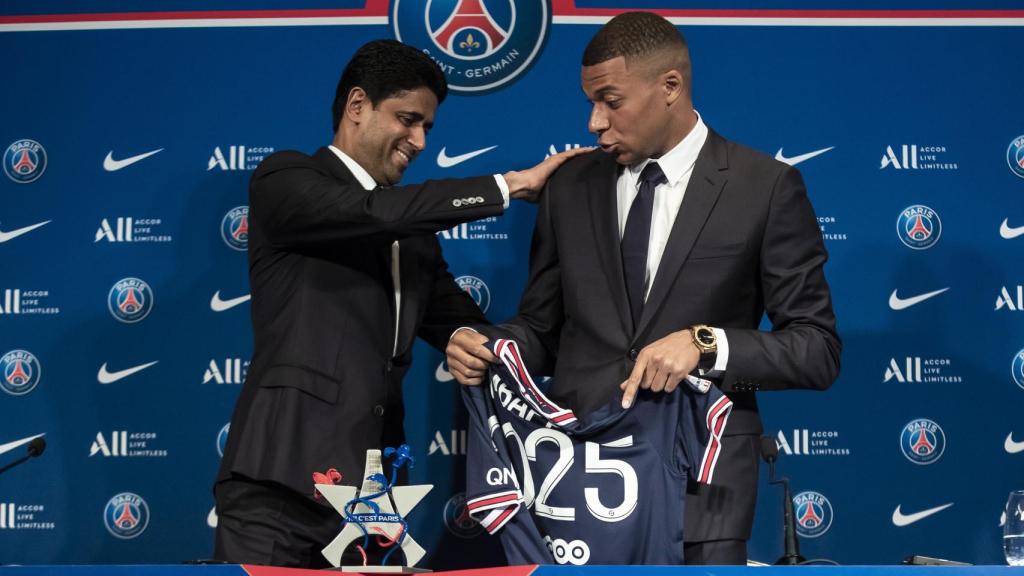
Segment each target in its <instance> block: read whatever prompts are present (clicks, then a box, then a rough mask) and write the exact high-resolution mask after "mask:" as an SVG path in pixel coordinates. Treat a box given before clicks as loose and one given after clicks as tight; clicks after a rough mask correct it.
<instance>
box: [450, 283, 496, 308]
mask: <svg viewBox="0 0 1024 576" xmlns="http://www.w3.org/2000/svg"><path fill="white" fill-rule="evenodd" d="M455 283H456V284H458V285H459V288H462V290H463V291H464V292H465V293H466V294H469V295H470V297H472V298H473V301H474V302H476V305H477V306H479V307H480V311H481V312H483V313H484V314H486V313H487V309H488V308H490V307H491V291H490V290H489V289H488V288H487V284H486V283H485V282H484V281H483V280H481V279H479V278H477V277H476V276H459V277H458V278H456V279H455Z"/></svg>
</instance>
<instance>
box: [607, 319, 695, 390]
mask: <svg viewBox="0 0 1024 576" xmlns="http://www.w3.org/2000/svg"><path fill="white" fill-rule="evenodd" d="M698 362H700V350H698V349H697V347H696V346H695V345H694V344H693V338H692V337H691V336H690V331H689V330H681V331H679V332H673V333H671V334H669V335H668V336H665V337H664V338H662V339H661V340H657V341H655V342H651V343H650V344H648V345H647V346H645V347H644V349H643V350H641V351H640V354H639V355H638V356H637V357H636V365H635V366H633V372H632V373H631V374H630V375H629V378H627V379H626V381H625V382H623V383H622V384H620V385H619V388H620V389H621V390H622V391H623V395H622V407H623V408H629V407H630V406H631V405H632V404H633V399H634V398H636V393H637V389H639V388H643V389H644V390H651V391H652V392H662V391H664V392H672V391H673V390H675V389H676V387H677V386H679V383H680V382H682V381H683V379H684V378H686V375H687V374H689V373H690V372H692V371H693V369H694V368H696V367H697V363H698Z"/></svg>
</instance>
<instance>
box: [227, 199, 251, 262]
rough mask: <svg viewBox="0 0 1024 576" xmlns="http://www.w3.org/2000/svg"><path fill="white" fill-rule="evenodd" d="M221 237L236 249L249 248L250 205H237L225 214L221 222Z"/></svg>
mask: <svg viewBox="0 0 1024 576" xmlns="http://www.w3.org/2000/svg"><path fill="white" fill-rule="evenodd" d="M220 237H221V238H223V239H224V243H225V244H227V245H228V246H229V247H230V248H232V249H234V250H238V251H241V252H245V251H246V250H248V249H249V207H248V206H237V207H235V208H232V209H231V210H229V211H228V213H227V214H225V215H224V219H223V220H221V222H220Z"/></svg>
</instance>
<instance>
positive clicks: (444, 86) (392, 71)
mask: <svg viewBox="0 0 1024 576" xmlns="http://www.w3.org/2000/svg"><path fill="white" fill-rule="evenodd" d="M357 86H358V87H359V88H362V89H363V91H364V92H366V96H367V97H368V98H369V99H370V103H371V104H372V105H373V106H374V107H376V106H377V104H379V103H380V102H381V101H382V100H386V99H388V98H390V97H392V96H394V95H396V94H398V93H400V92H406V91H409V90H415V89H417V88H420V87H424V86H425V87H427V88H429V89H430V91H431V92H433V93H434V96H437V103H438V104H440V103H441V102H443V101H444V98H445V96H447V95H448V82H447V81H446V80H445V78H444V72H442V71H441V68H439V67H438V65H437V64H436V63H435V62H434V61H433V60H431V59H430V57H429V56H427V55H426V54H424V53H423V52H421V51H419V50H417V49H416V48H413V47H412V46H409V45H406V44H402V43H401V42H398V41H395V40H373V41H370V42H367V43H366V44H363V45H362V46H361V47H360V48H359V49H358V50H356V53H355V54H354V55H353V56H352V59H351V60H349V63H348V65H346V66H345V71H344V72H342V73H341V79H340V80H338V88H337V90H335V92H334V104H333V106H332V107H331V108H332V111H333V119H334V126H333V128H332V130H333V131H337V130H338V124H339V123H340V122H341V117H342V115H344V113H345V103H346V102H347V101H348V95H349V93H350V92H352V89H353V88H355V87H357Z"/></svg>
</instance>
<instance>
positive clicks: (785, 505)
mask: <svg viewBox="0 0 1024 576" xmlns="http://www.w3.org/2000/svg"><path fill="white" fill-rule="evenodd" d="M761 457H762V458H763V459H764V461H765V462H767V463H768V476H769V480H768V483H769V484H782V496H783V498H782V529H783V535H784V538H783V540H784V542H785V553H784V554H783V555H782V557H781V558H779V559H778V560H776V561H775V564H785V565H795V564H800V563H801V562H804V561H805V560H806V559H805V558H804V557H803V556H801V555H800V540H799V539H797V535H796V519H795V518H794V514H793V496H792V494H791V492H790V490H789V478H786V477H782V478H779V479H778V480H776V479H775V461H776V460H777V459H778V457H779V445H778V444H776V443H775V439H774V438H772V437H771V436H761Z"/></svg>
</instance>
